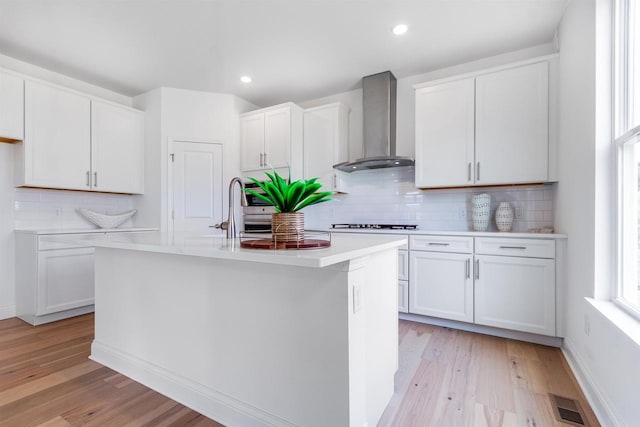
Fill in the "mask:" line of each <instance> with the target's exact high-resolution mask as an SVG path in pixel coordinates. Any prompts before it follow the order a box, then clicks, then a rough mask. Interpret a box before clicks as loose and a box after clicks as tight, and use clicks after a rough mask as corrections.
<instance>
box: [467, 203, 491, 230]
mask: <svg viewBox="0 0 640 427" xmlns="http://www.w3.org/2000/svg"><path fill="white" fill-rule="evenodd" d="M471 218H472V219H473V229H474V230H475V231H487V229H488V228H489V220H490V219H491V195H489V194H478V195H476V196H473V197H472V198H471Z"/></svg>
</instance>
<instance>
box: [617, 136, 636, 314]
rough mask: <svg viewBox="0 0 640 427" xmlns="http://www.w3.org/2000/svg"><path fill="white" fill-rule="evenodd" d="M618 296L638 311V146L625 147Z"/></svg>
mask: <svg viewBox="0 0 640 427" xmlns="http://www.w3.org/2000/svg"><path fill="white" fill-rule="evenodd" d="M624 150H625V151H624V154H623V156H624V161H623V200H622V203H623V209H624V213H623V224H622V227H623V228H622V230H623V231H622V234H623V236H622V244H623V248H622V252H623V253H622V269H623V273H622V289H621V295H620V296H621V297H622V298H623V299H624V300H626V301H627V302H629V303H631V304H634V305H637V306H638V308H640V276H639V274H638V273H639V272H640V268H639V266H640V234H639V232H640V227H639V225H640V197H639V195H640V181H639V180H640V144H633V145H631V146H628V147H625V148H624Z"/></svg>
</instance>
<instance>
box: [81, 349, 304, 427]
mask: <svg viewBox="0 0 640 427" xmlns="http://www.w3.org/2000/svg"><path fill="white" fill-rule="evenodd" d="M89 358H90V359H92V360H94V361H96V362H98V363H100V364H102V365H104V366H107V367H109V368H111V369H113V370H115V371H117V372H120V373H121V374H123V375H126V376H127V377H129V378H131V379H133V380H135V381H137V382H139V383H140V384H144V385H145V386H147V387H149V388H151V389H153V390H155V391H157V392H158V393H161V394H163V395H165V396H167V397H169V398H170V399H173V400H175V401H176V402H179V403H181V404H183V405H185V406H187V407H189V408H191V409H193V410H194V411H197V412H199V413H201V414H202V415H205V416H207V417H209V418H211V419H213V420H215V421H217V422H219V423H222V424H224V425H228V426H247V427H266V426H283V427H293V426H294V424H292V423H290V422H288V421H286V420H284V419H282V418H280V417H278V416H276V415H273V414H270V413H267V412H265V411H263V410H261V409H258V408H256V407H253V406H251V405H248V404H246V403H244V402H241V401H239V400H237V399H234V398H233V397H231V396H227V395H225V394H223V393H220V392H218V391H215V390H212V389H210V388H207V387H204V386H203V385H201V384H199V383H197V382H195V381H192V380H190V379H187V378H183V377H181V376H178V375H176V374H174V373H172V372H170V371H167V370H166V369H164V368H161V367H159V366H156V365H153V364H151V363H149V362H147V361H145V360H142V359H140V358H138V357H135V356H132V355H130V354H126V353H123V352H121V351H118V350H116V349H114V348H113V347H110V346H108V345H105V344H102V343H99V342H97V341H95V340H94V341H93V343H92V344H91V356H90V357H89Z"/></svg>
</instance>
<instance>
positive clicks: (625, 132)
mask: <svg viewBox="0 0 640 427" xmlns="http://www.w3.org/2000/svg"><path fill="white" fill-rule="evenodd" d="M630 1H633V0H616V2H615V10H614V16H613V19H614V22H613V32H614V34H613V37H612V39H613V53H614V55H615V57H614V61H613V68H614V69H613V76H614V82H613V83H614V91H613V99H612V101H613V135H612V142H613V143H612V149H613V150H614V159H615V168H614V170H615V176H614V179H615V197H616V200H615V204H614V206H615V208H616V212H615V215H614V218H615V221H616V226H615V233H616V234H615V240H616V242H615V245H614V248H615V273H614V274H615V277H614V281H613V289H612V298H611V299H612V301H613V302H614V303H615V304H616V305H618V306H619V307H620V308H622V309H624V310H625V311H626V312H627V313H629V314H631V315H633V316H634V317H636V318H638V319H640V303H638V304H635V303H633V302H631V301H629V299H627V298H624V283H625V282H624V276H625V272H624V264H625V263H624V258H625V256H626V255H625V254H626V251H625V248H624V245H625V239H624V237H623V233H624V229H625V227H624V225H625V209H624V208H625V205H624V203H625V194H624V193H625V191H628V190H626V188H625V186H624V177H625V169H624V166H625V160H627V156H629V154H628V153H629V152H630V151H631V147H633V146H634V145H635V144H639V146H640V124H639V125H637V126H635V127H633V128H631V129H629V126H630V123H631V121H632V117H631V115H632V113H633V110H634V108H633V107H634V106H633V105H632V102H633V96H632V93H633V90H634V88H633V87H632V84H633V83H634V82H633V81H631V79H630V78H629V77H630V72H629V71H630V70H629V64H630V63H633V62H632V60H633V59H634V58H633V56H632V55H633V52H632V49H631V48H632V46H630V40H631V34H630V28H629V25H628V22H629V19H631V16H630V12H631V8H630V7H629V2H630ZM638 3H639V4H638V5H636V7H640V0H638ZM638 29H639V30H640V24H639V28H638ZM639 62H640V61H639ZM638 71H640V70H638ZM636 83H640V78H638V81H637V82H636ZM635 107H636V108H640V105H638V106H635ZM633 220H634V221H637V218H635V219H633ZM638 250H640V248H638ZM636 255H637V253H636ZM635 280H637V279H635Z"/></svg>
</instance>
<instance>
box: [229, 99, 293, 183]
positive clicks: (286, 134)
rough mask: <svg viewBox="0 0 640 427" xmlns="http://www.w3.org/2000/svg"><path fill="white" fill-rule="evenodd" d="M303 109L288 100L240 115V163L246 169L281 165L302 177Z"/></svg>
mask: <svg viewBox="0 0 640 427" xmlns="http://www.w3.org/2000/svg"><path fill="white" fill-rule="evenodd" d="M302 151H303V147H302V109H301V108H300V107H298V106H297V105H295V104H292V103H286V104H282V105H277V106H274V107H269V108H264V109H261V110H256V111H252V112H249V113H245V114H243V115H241V116H240V167H241V169H242V171H243V172H255V171H262V170H271V169H277V170H278V172H279V173H281V174H284V175H283V176H288V175H289V172H290V173H291V177H292V179H299V178H301V177H302V167H303V166H302Z"/></svg>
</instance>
